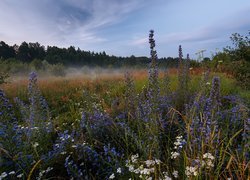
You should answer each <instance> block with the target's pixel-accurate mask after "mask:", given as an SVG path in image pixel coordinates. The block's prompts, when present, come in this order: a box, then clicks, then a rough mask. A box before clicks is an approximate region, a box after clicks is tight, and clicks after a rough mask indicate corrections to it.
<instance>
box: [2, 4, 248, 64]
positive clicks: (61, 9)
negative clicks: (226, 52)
mask: <svg viewBox="0 0 250 180" xmlns="http://www.w3.org/2000/svg"><path fill="white" fill-rule="evenodd" d="M151 29H153V30H154V31H155V41H156V50H157V53H158V57H169V56H171V57H177V56H178V46H179V45H182V48H183V53H184V54H187V53H189V54H190V56H191V58H193V59H196V58H197V55H196V52H198V51H200V50H206V51H205V53H204V55H205V56H207V57H211V55H212V54H214V53H216V52H217V51H221V50H222V49H223V47H226V46H228V45H231V41H230V36H231V34H232V33H236V32H237V33H240V34H242V35H246V34H247V33H248V31H249V30H250V0H209V1H208V0H207V1H205V0H0V41H4V42H6V43H7V44H9V45H14V44H21V43H22V42H23V41H26V42H39V43H40V44H42V45H45V46H47V45H50V46H54V45H55V46H58V47H69V46H74V47H75V48H78V47H79V48H80V49H82V50H87V51H95V52H102V51H105V52H106V53H107V54H109V55H116V56H131V55H135V56H148V57H149V56H150V50H149V43H148V34H149V30H151Z"/></svg>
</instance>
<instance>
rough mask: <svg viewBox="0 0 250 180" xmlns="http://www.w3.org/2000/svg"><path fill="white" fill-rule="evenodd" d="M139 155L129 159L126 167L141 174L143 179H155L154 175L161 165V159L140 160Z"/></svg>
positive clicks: (140, 176)
mask: <svg viewBox="0 0 250 180" xmlns="http://www.w3.org/2000/svg"><path fill="white" fill-rule="evenodd" d="M138 158H139V155H138V154H136V155H132V156H131V158H130V159H129V160H127V163H126V167H127V168H128V170H129V171H130V172H131V173H134V174H136V175H138V176H139V178H141V179H147V180H150V179H153V177H152V176H153V175H154V174H155V171H156V170H157V166H158V165H160V163H161V161H160V160H159V159H154V160H151V159H150V160H146V161H139V160H138Z"/></svg>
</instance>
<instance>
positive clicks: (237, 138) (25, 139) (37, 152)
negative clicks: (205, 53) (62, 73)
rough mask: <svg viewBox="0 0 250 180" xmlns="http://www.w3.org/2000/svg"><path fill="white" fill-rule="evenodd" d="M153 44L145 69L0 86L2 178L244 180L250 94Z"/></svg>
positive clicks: (249, 148)
mask: <svg viewBox="0 0 250 180" xmlns="http://www.w3.org/2000/svg"><path fill="white" fill-rule="evenodd" d="M149 41H150V50H151V51H150V53H151V63H150V65H149V68H148V69H140V70H136V69H134V70H127V71H124V70H122V71H113V72H108V73H107V72H105V73H97V74H85V75H84V74H77V75H72V76H66V77H39V75H37V73H35V72H32V73H30V75H29V78H28V77H27V79H26V78H20V79H18V78H17V77H15V78H13V80H12V81H11V82H10V83H7V84H2V85H1V90H0V179H101V180H102V179H131V180H132V179H144V180H150V179H152V180H153V179H156V180H158V179H159V180H163V179H164V180H169V179H232V180H233V179H249V177H250V174H249V173H250V163H249V162H250V161H249V160H250V154H249V152H250V140H249V138H250V135H249V133H250V116H249V104H250V92H249V90H245V89H242V88H241V87H239V86H238V85H237V83H236V80H235V79H234V78H232V77H231V76H229V75H227V74H223V73H218V72H212V71H209V70H208V69H206V68H192V67H190V63H189V57H188V56H187V58H186V59H184V58H183V55H182V49H181V47H179V67H178V69H166V70H159V69H158V66H157V55H156V51H155V49H154V48H155V42H154V39H153V32H151V33H150V38H149Z"/></svg>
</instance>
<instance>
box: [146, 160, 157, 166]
mask: <svg viewBox="0 0 250 180" xmlns="http://www.w3.org/2000/svg"><path fill="white" fill-rule="evenodd" d="M145 163H146V165H147V167H150V166H153V165H155V161H153V160H147V161H145Z"/></svg>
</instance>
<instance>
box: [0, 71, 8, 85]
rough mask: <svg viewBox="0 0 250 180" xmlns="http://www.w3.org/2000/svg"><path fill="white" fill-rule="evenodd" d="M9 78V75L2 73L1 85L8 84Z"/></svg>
mask: <svg viewBox="0 0 250 180" xmlns="http://www.w3.org/2000/svg"><path fill="white" fill-rule="evenodd" d="M8 77H9V75H8V74H7V73H3V72H0V85H1V84H4V83H6V82H7V81H6V79H7V78H8Z"/></svg>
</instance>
